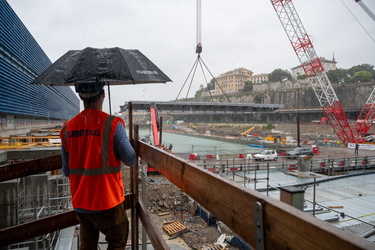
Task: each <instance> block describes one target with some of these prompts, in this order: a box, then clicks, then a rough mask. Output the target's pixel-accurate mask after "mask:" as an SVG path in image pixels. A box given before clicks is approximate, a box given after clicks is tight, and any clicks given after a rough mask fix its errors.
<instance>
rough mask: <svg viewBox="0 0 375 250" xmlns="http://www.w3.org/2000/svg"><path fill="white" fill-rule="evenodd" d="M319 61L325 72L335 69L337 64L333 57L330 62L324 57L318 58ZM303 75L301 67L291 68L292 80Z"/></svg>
mask: <svg viewBox="0 0 375 250" xmlns="http://www.w3.org/2000/svg"><path fill="white" fill-rule="evenodd" d="M320 61H321V62H322V65H323V68H324V70H325V71H326V72H328V71H330V70H335V69H337V68H336V64H337V62H336V61H335V57H333V58H332V60H327V59H325V58H324V57H320ZM303 75H305V71H304V70H303V68H302V65H298V66H296V67H294V68H292V77H293V78H294V79H297V77H298V76H303Z"/></svg>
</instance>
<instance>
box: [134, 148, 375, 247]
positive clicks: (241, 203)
mask: <svg viewBox="0 0 375 250" xmlns="http://www.w3.org/2000/svg"><path fill="white" fill-rule="evenodd" d="M139 156H140V157H141V158H142V159H143V160H145V161H146V162H147V163H148V164H150V165H151V166H152V167H154V168H155V169H156V170H157V171H158V172H159V173H161V174H162V175H164V176H165V177H167V178H168V179H169V180H170V181H171V182H173V183H174V184H175V185H176V186H177V187H179V188H180V189H182V190H183V191H184V192H185V193H186V194H188V195H189V196H190V197H192V198H193V199H194V200H195V201H197V202H198V203H199V204H200V205H202V206H203V207H204V208H205V209H207V210H208V211H209V212H210V213H212V214H214V215H215V217H217V218H218V219H219V220H221V221H222V222H223V223H224V224H226V225H227V226H228V227H229V228H231V229H232V230H233V231H234V232H235V233H236V234H238V235H239V236H241V238H243V239H244V240H245V241H247V242H248V243H249V244H250V245H251V246H253V247H255V246H256V235H255V229H254V228H255V225H254V213H253V205H254V203H255V202H260V203H261V204H262V208H263V217H264V229H265V232H264V241H265V248H266V249H358V248H361V249H375V243H373V242H369V241H367V240H365V239H363V238H360V237H358V236H356V235H354V234H351V233H349V232H346V231H344V230H341V229H339V228H336V227H334V226H332V225H330V224H328V223H327V222H323V221H320V220H319V219H317V218H315V217H313V216H311V215H309V214H305V213H304V212H302V211H300V210H298V209H296V208H294V207H292V206H289V205H287V204H285V203H283V202H280V201H277V200H274V199H271V198H270V197H267V196H266V195H263V194H261V193H259V192H257V191H254V190H251V189H248V188H245V187H242V186H240V185H238V184H236V183H233V182H230V181H229V180H227V179H224V178H222V177H220V176H217V175H214V174H213V173H210V172H209V171H207V170H204V169H201V168H199V167H198V166H196V165H194V164H191V163H189V162H188V161H186V160H184V159H181V158H179V157H176V156H174V155H171V154H168V153H166V152H164V151H162V150H159V149H157V148H155V147H152V146H150V145H147V144H145V143H143V142H140V145H139ZM317 239H319V240H317Z"/></svg>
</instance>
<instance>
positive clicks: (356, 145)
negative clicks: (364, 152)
mask: <svg viewBox="0 0 375 250" xmlns="http://www.w3.org/2000/svg"><path fill="white" fill-rule="evenodd" d="M358 149H359V144H358V142H356V143H355V146H354V154H356V155H357V154H358Z"/></svg>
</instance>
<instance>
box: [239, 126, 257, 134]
mask: <svg viewBox="0 0 375 250" xmlns="http://www.w3.org/2000/svg"><path fill="white" fill-rule="evenodd" d="M253 129H254V127H251V128H249V129H248V130H246V131H245V132H242V133H240V135H242V136H248V135H249V133H250V132H251V131H252V130H253Z"/></svg>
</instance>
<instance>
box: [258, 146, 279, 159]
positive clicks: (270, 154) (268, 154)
mask: <svg viewBox="0 0 375 250" xmlns="http://www.w3.org/2000/svg"><path fill="white" fill-rule="evenodd" d="M254 159H255V160H260V161H270V160H274V161H276V160H277V152H276V150H273V149H265V150H263V151H262V152H260V153H259V154H255V155H254Z"/></svg>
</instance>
